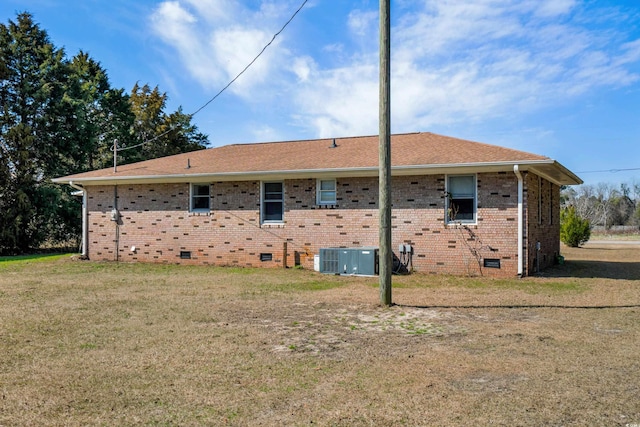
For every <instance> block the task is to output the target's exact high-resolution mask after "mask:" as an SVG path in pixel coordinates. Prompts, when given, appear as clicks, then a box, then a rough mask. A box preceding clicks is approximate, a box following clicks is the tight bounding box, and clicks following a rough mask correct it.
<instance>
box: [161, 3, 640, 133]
mask: <svg viewBox="0 0 640 427" xmlns="http://www.w3.org/2000/svg"><path fill="white" fill-rule="evenodd" d="M246 4H253V5H256V2H243V1H240V0H175V1H166V2H163V3H161V5H160V7H159V8H158V9H157V10H156V12H155V14H154V15H153V17H152V23H153V28H154V31H155V33H156V34H157V35H158V36H159V37H160V38H161V39H162V40H163V41H164V42H165V43H166V44H168V45H169V46H171V47H172V49H173V50H174V51H175V52H176V53H177V55H178V56H179V58H180V61H181V62H182V64H183V65H184V67H185V68H186V69H187V70H188V72H189V73H190V74H191V75H192V76H193V77H194V78H195V79H197V81H198V82H200V84H201V85H202V86H203V87H205V88H206V89H208V90H210V89H215V88H220V87H221V85H223V84H226V83H227V82H228V81H229V80H230V78H232V77H234V76H235V75H236V74H237V73H238V72H239V71H240V70H241V69H242V68H244V67H245V66H246V65H247V64H248V63H249V61H251V60H252V59H253V58H254V57H255V55H256V54H257V53H258V52H259V51H260V49H261V48H262V47H263V46H264V44H265V43H266V42H268V41H269V40H270V38H271V37H272V35H273V33H274V31H275V30H277V29H279V28H280V26H281V25H282V24H283V23H284V22H285V20H286V19H288V18H289V17H290V15H291V12H292V10H294V8H295V7H296V6H297V2H291V1H287V2H283V1H276V0H263V1H261V2H258V3H257V6H256V7H254V8H252V9H251V8H249V7H248V6H246ZM396 4H397V7H396V9H395V10H396V16H395V17H394V21H393V22H394V23H395V24H396V25H395V26H394V28H392V126H393V131H394V132H402V131H416V130H424V129H428V128H430V127H433V126H434V125H443V124H455V123H468V122H480V121H482V120H487V119H493V118H497V117H504V116H509V115H511V114H516V113H518V112H532V111H536V109H539V108H542V107H545V106H548V105H555V104H559V103H562V102H565V100H566V99H575V97H576V96H580V95H581V94H584V93H588V92H590V91H593V90H596V89H599V88H616V87H623V86H626V85H629V84H631V83H633V82H636V81H637V80H638V79H639V77H640V76H639V75H638V71H637V70H638V67H637V66H638V63H639V62H640V40H634V39H633V38H632V37H631V36H630V35H629V34H628V33H625V29H624V28H625V26H624V25H623V24H624V22H625V19H627V17H626V16H625V15H624V14H622V13H621V12H620V11H619V10H617V9H602V8H601V6H599V5H598V4H597V3H582V2H578V1H577V0H474V1H459V0H425V1H421V2H413V1H401V2H399V3H396ZM316 7H318V8H319V7H321V6H320V4H319V5H316ZM326 7H329V6H326ZM314 12H315V9H313V8H311V9H310V10H309V11H306V13H307V21H306V22H312V21H313V16H312V14H313V13H314ZM326 22H327V21H323V25H325V26H326V25H327V24H326ZM331 25H336V27H325V26H323V27H322V28H317V29H315V31H317V32H331V33H332V34H339V35H338V36H336V37H332V38H328V39H327V40H326V42H325V43H324V44H323V45H321V46H316V45H314V42H315V41H314V40H306V42H307V45H306V46H305V48H300V51H297V49H298V45H297V44H296V43H297V40H296V39H295V38H294V37H288V36H287V35H286V34H283V35H281V36H280V37H279V38H278V39H277V41H276V43H274V44H273V45H272V46H271V47H270V48H269V49H268V50H267V51H266V52H265V55H264V56H263V57H261V58H260V59H259V60H258V61H257V62H256V63H255V64H254V65H253V66H252V67H251V68H250V69H249V71H248V72H247V73H246V74H245V75H243V76H242V78H241V79H240V80H238V82H236V83H235V84H234V85H232V87H231V88H230V90H231V91H233V93H235V94H236V95H238V96H240V97H242V98H243V99H244V100H245V101H246V102H256V101H257V100H260V101H264V100H268V102H272V103H277V105H278V107H277V108H279V109H280V110H281V111H286V110H288V109H290V111H294V112H292V113H290V117H291V118H292V119H293V120H294V121H295V123H296V124H297V126H299V127H303V128H306V129H307V130H308V132H309V133H311V134H315V135H317V136H321V137H331V136H340V135H358V134H374V133H377V131H378V128H377V118H378V110H377V109H378V101H377V99H378V52H377V49H376V47H375V45H376V44H377V38H378V34H377V31H378V29H377V11H373V10H353V11H351V12H350V13H348V14H346V15H343V16H342V17H335V18H334V19H332V20H331ZM311 33H313V31H311ZM316 34H317V33H316ZM308 46H313V49H315V52H317V53H315V54H314V55H318V56H315V57H313V56H312V54H311V53H310V52H311V51H310V50H309V49H308ZM327 58H330V59H331V60H327ZM321 64H322V65H321ZM324 64H331V65H324ZM283 94H286V95H287V96H283ZM269 108H270V107H269ZM284 121H285V122H287V124H289V122H290V121H289V120H284ZM256 128H257V129H263V131H260V133H261V134H262V135H263V136H268V135H274V134H275V131H272V129H271V127H268V126H266V127H265V126H259V125H256Z"/></svg>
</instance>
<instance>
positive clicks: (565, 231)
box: [560, 206, 591, 248]
mask: <svg viewBox="0 0 640 427" xmlns="http://www.w3.org/2000/svg"><path fill="white" fill-rule="evenodd" d="M590 237H591V225H590V224H589V221H588V220H586V219H584V218H580V216H578V214H577V213H576V210H575V208H574V207H573V206H568V207H566V208H564V209H562V211H560V240H562V242H563V243H564V244H565V245H567V246H570V247H572V248H577V247H578V246H580V245H583V244H584V243H586V242H587V241H588V240H589V238H590Z"/></svg>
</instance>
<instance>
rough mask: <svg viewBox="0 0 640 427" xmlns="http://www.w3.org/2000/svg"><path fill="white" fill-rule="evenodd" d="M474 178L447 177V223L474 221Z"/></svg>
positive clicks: (465, 176)
mask: <svg viewBox="0 0 640 427" xmlns="http://www.w3.org/2000/svg"><path fill="white" fill-rule="evenodd" d="M476 194H477V191H476V176H475V175H450V176H448V177H447V216H446V218H447V222H466V223H469V222H475V221H476V205H477V204H476Z"/></svg>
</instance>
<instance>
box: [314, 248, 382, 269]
mask: <svg viewBox="0 0 640 427" xmlns="http://www.w3.org/2000/svg"><path fill="white" fill-rule="evenodd" d="M320 272H321V273H327V274H355V275H365V276H373V275H376V274H378V248H374V247H370V248H322V249H320Z"/></svg>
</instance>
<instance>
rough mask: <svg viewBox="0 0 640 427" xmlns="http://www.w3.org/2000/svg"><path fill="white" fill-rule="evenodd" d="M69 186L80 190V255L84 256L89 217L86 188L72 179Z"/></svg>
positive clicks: (86, 252) (85, 255)
mask: <svg viewBox="0 0 640 427" xmlns="http://www.w3.org/2000/svg"><path fill="white" fill-rule="evenodd" d="M69 186H70V187H71V188H75V189H76V190H79V191H82V251H81V254H82V257H83V258H86V257H87V256H88V250H87V241H88V238H87V233H88V231H89V217H88V216H87V190H86V189H85V188H84V187H82V186H80V185H78V184H74V183H73V181H69Z"/></svg>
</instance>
